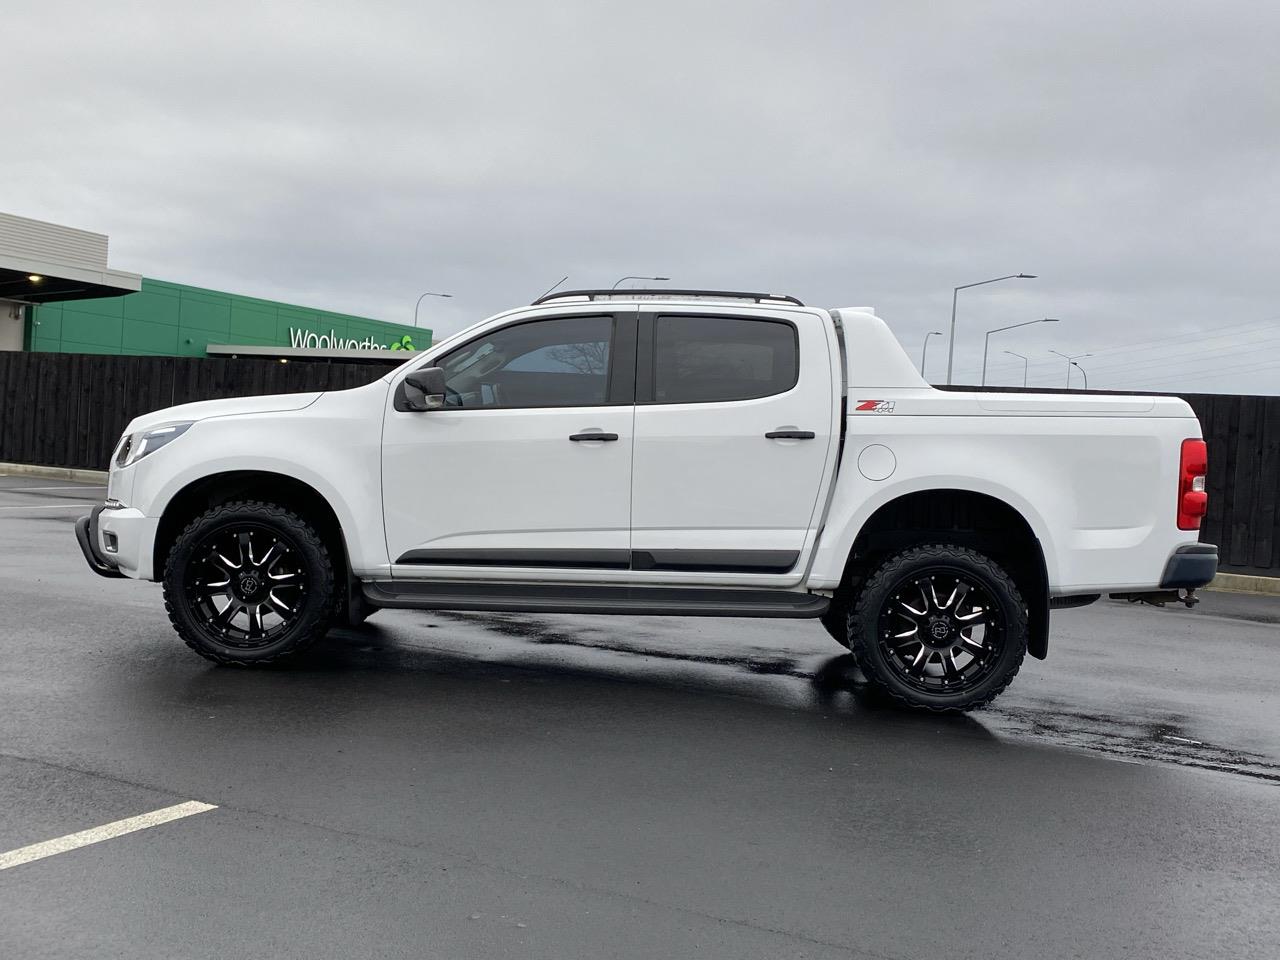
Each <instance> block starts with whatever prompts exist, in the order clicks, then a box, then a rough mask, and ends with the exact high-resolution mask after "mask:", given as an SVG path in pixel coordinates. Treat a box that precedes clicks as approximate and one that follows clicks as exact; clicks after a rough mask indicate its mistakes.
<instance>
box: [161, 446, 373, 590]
mask: <svg viewBox="0 0 1280 960" xmlns="http://www.w3.org/2000/svg"><path fill="white" fill-rule="evenodd" d="M233 500H264V501H267V502H269V503H274V504H276V505H278V506H281V507H286V508H288V509H290V510H292V511H294V512H295V513H297V514H298V515H299V516H300V517H302V518H303V519H305V520H307V521H309V522H310V523H312V524H313V525H314V526H315V528H316V532H317V533H318V534H319V535H320V539H321V540H322V541H323V543H324V545H325V549H327V550H328V551H329V555H330V556H331V557H333V559H334V566H335V573H336V574H337V575H338V577H339V583H342V582H343V581H344V580H349V579H350V576H351V575H350V570H351V563H350V558H349V553H348V550H347V543H346V538H345V536H344V534H343V528H342V524H341V522H340V521H339V520H338V514H337V512H336V511H335V510H334V508H333V506H332V505H331V504H330V503H329V501H328V500H327V499H326V498H325V496H324V495H323V494H321V493H320V491H318V490H316V489H315V487H313V486H311V485H310V484H308V483H306V482H305V481H302V480H299V479H298V478H297V477H290V476H287V475H286V474H282V473H274V472H271V471H267V470H230V471H225V472H221V473H213V474H209V475H207V476H204V477H200V478H199V479H196V480H193V481H191V482H190V483H188V484H187V485H186V486H184V487H182V488H181V489H180V490H178V492H177V493H175V494H174V495H173V496H172V497H170V498H169V501H168V503H167V504H166V505H165V508H164V512H163V513H162V514H161V515H160V520H159V523H158V524H157V527H156V538H155V544H154V547H153V551H154V552H153V562H154V564H155V566H154V567H153V569H154V570H155V571H156V573H157V575H162V572H163V571H164V567H165V561H166V560H167V558H168V556H169V551H170V550H171V549H172V548H173V544H174V543H175V542H176V541H177V539H178V537H179V535H180V534H181V533H182V531H183V530H184V529H185V528H186V526H187V524H188V523H190V522H191V520H192V519H194V518H195V517H197V516H199V515H200V514H202V513H204V512H205V511H206V510H210V509H212V508H213V507H216V506H219V505H220V504H224V503H230V502H232V501H233Z"/></svg>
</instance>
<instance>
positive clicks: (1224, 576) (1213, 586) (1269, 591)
mask: <svg viewBox="0 0 1280 960" xmlns="http://www.w3.org/2000/svg"><path fill="white" fill-rule="evenodd" d="M1205 589H1206V590H1219V591H1221V592H1223V593H1253V594H1259V595H1262V596H1271V597H1280V577H1250V576H1246V575H1244V574H1242V573H1220V574H1218V575H1217V576H1216V577H1214V578H1213V582H1212V583H1210V584H1209V585H1208V586H1207V587H1205Z"/></svg>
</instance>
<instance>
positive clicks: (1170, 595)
mask: <svg viewBox="0 0 1280 960" xmlns="http://www.w3.org/2000/svg"><path fill="white" fill-rule="evenodd" d="M1109 596H1110V597H1111V599H1112V600H1128V601H1129V602H1130V603H1149V604H1151V606H1153V607H1163V606H1164V605H1165V604H1166V603H1181V604H1183V605H1184V606H1186V607H1187V609H1190V608H1191V607H1194V606H1195V605H1196V604H1197V603H1199V602H1200V598H1199V597H1197V596H1196V591H1195V588H1194V587H1183V588H1181V589H1178V590H1153V591H1149V592H1146V593H1112V594H1109Z"/></svg>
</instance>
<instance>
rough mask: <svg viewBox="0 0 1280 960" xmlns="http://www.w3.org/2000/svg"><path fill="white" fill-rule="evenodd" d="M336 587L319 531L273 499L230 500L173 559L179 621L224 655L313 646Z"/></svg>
mask: <svg viewBox="0 0 1280 960" xmlns="http://www.w3.org/2000/svg"><path fill="white" fill-rule="evenodd" d="M335 594H336V591H335V577H334V570H333V564H332V562H331V560H330V557H329V552H328V550H327V549H326V548H325V545H324V542H323V540H322V539H321V538H320V536H319V534H318V533H317V532H316V530H315V529H314V528H313V527H312V526H311V525H310V524H308V523H307V522H306V521H305V520H303V519H302V518H301V517H299V516H298V515H297V514H295V513H293V512H291V511H290V510H287V509H285V508H284V507H281V506H277V505H275V504H270V503H260V502H257V501H239V502H235V503H227V504H223V505H221V506H217V507H214V508H213V509H211V510H209V511H208V512H207V513H205V514H203V515H201V516H199V517H197V518H195V519H194V520H193V521H192V522H191V523H190V524H189V525H188V526H187V528H186V530H184V531H183V532H182V534H181V535H180V536H179V537H178V539H177V541H176V542H175V543H174V545H173V548H172V549H171V550H170V552H169V559H168V562H167V563H166V564H165V575H164V596H165V607H166V608H167V609H168V611H169V619H170V620H171V621H172V623H173V626H174V629H176V630H177V631H178V634H179V635H180V636H181V637H182V639H183V640H184V641H185V642H186V644H187V646H189V647H191V649H193V650H195V651H196V653H198V654H200V655H201V656H202V657H205V658H207V659H209V660H213V661H215V662H217V663H226V664H239V665H250V664H261V663H267V662H270V661H272V660H277V659H279V658H280V657H283V656H285V655H288V654H293V653H297V652H298V651H300V650H302V649H304V648H305V647H307V646H309V645H310V644H311V643H313V642H314V641H315V640H317V639H319V637H321V636H323V635H324V633H325V632H326V631H327V629H328V627H329V625H330V623H331V621H332V618H333V615H334V613H335V609H334V608H335Z"/></svg>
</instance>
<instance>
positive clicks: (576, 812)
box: [0, 476, 1280, 960]
mask: <svg viewBox="0 0 1280 960" xmlns="http://www.w3.org/2000/svg"><path fill="white" fill-rule="evenodd" d="M57 488H66V489H57ZM101 495H102V491H101V490H100V489H92V488H82V487H78V486H77V485H74V484H69V483H58V482H53V481H47V480H41V481H34V480H27V479H19V478H15V477H2V476H0V544H3V545H4V550H3V551H2V552H0V852H3V851H7V850H11V849H13V848H17V847H21V846H24V845H26V844H30V843H34V842H37V841H41V840H47V839H51V838H55V837H59V836H62V835H64V834H68V833H72V832H75V831H79V830H83V829H86V828H89V827H93V826H97V825H100V824H104V823H108V822H110V821H114V820H117V819H120V818H124V817H129V816H133V815H136V814H140V813H144V812H147V811H150V810H154V809H157V808H160V807H165V806H169V805H171V804H175V803H179V802H181V801H184V800H200V801H204V802H207V803H210V804H216V805H217V807H218V809H216V810H213V811H211V812H208V813H203V814H199V815H197V816H193V817H190V818H188V819H184V820H180V821H175V822H173V823H169V824H166V825H164V826H161V827H156V828H153V829H150V830H145V831H142V832H140V833H135V834H131V835H129V836H126V837H121V838H118V839H114V840H110V841H107V842H104V843H99V844H96V845H93V846H89V847H85V848H82V849H79V850H76V851H73V852H70V853H64V854H60V855H57V856H53V857H50V858H48V859H44V860H40V861H37V862H34V863H29V864H25V865H23V866H19V867H15V868H13V869H10V870H5V871H3V872H0V956H3V957H22V958H27V957H90V956H92V957H98V956H123V957H156V958H161V957H163V958H166V960H168V958H175V957H202V958H203V957H211V958H212V957H217V958H236V957H246V958H248V957H306V958H318V957H344V958H345V957H415V958H417V957H449V958H463V957H467V958H469V957H483V958H490V957H494V958H496V957H521V958H526V957H539V958H540V957H547V958H567V957H584V958H604V957H664V958H673V957H687V956H706V957H728V958H747V957H760V958H780V957H880V958H885V957H889V958H935V957H936V958H961V957H973V958H994V957H1011V958H1012V957H1017V958H1026V957H1119V956H1124V957H1161V958H1170V957H1205V956H1231V957H1266V958H1272V957H1274V956H1276V944H1277V943H1280V790H1278V787H1280V694H1277V687H1278V686H1280V602H1278V601H1273V600H1264V599H1258V598H1251V597H1233V596H1228V595H1223V594H1214V595H1209V596H1208V597H1207V600H1206V602H1205V603H1204V604H1203V605H1202V607H1200V608H1198V609H1197V610H1195V611H1185V610H1182V609H1181V608H1179V609H1164V610H1156V609H1149V608H1138V607H1131V606H1128V605H1121V604H1117V603H1111V602H1104V603H1099V604H1095V605H1094V606H1092V607H1089V608H1085V609H1082V610H1075V611H1065V612H1062V613H1058V614H1055V632H1054V638H1053V642H1052V645H1051V651H1050V659H1049V660H1048V661H1047V662H1043V663H1041V662H1039V661H1032V660H1028V661H1027V664H1026V665H1025V666H1024V668H1023V672H1022V674H1021V675H1020V676H1019V678H1018V679H1017V680H1016V681H1015V683H1014V685H1013V687H1012V688H1011V689H1010V690H1009V691H1008V692H1007V693H1006V694H1005V695H1004V697H1002V698H1001V699H1000V700H999V701H998V702H997V705H996V706H995V707H994V708H992V709H989V710H986V711H983V712H980V713H977V714H973V715H971V716H968V717H963V718H938V717H918V716H914V715H905V714H902V713H900V712H898V711H895V710H892V709H887V708H884V707H882V706H879V705H878V704H876V703H875V702H874V701H872V700H870V699H869V698H868V697H867V696H866V695H865V693H864V692H863V690H862V689H861V686H860V683H859V678H858V676H857V674H856V672H855V671H853V670H852V668H851V667H850V665H849V663H848V659H847V657H843V656H840V655H839V649H838V648H837V647H835V645H834V643H833V641H831V640H830V639H829V638H828V637H827V636H826V635H825V633H824V632H823V631H822V629H821V627H820V626H818V625H817V624H816V623H812V622H790V621H743V620H734V621H714V620H664V619H659V618H570V617H537V618H531V617H520V616H505V615H504V616H488V615H432V616H427V615H421V614H413V613H407V612H398V611H383V612H382V613H380V614H378V615H377V616H376V617H375V618H374V619H373V620H372V621H371V622H370V625H369V626H367V627H365V628H362V629H359V630H344V631H339V632H336V633H335V634H334V635H333V636H332V637H331V638H330V639H329V640H328V641H327V642H325V643H324V644H322V645H321V646H320V647H319V648H317V649H316V650H315V651H313V652H312V653H310V654H308V655H307V656H306V657H305V658H303V659H301V660H299V661H295V662H294V663H292V664H290V665H288V666H284V667H280V668H276V669H271V670H266V671H254V672H248V671H237V670H229V669H219V668H216V667H213V666H211V665H208V664H206V663H205V662H204V661H202V660H200V659H199V658H197V657H195V656H194V655H193V654H191V653H189V652H188V651H187V650H186V648H185V647H183V646H182V644H181V643H180V642H179V641H178V640H177V638H176V637H175V636H174V634H173V633H172V632H171V630H170V628H169V625H168V623H167V620H166V618H165V615H164V611H163V608H162V605H161V603H160V592H159V587H158V586H157V585H155V584H139V583H133V582H131V581H107V580H102V579H100V578H97V577H95V576H94V575H93V574H91V573H90V572H89V571H88V569H87V568H86V567H85V566H84V564H83V561H82V560H81V559H80V556H79V553H78V550H77V549H76V547H75V544H74V539H73V536H72V527H71V523H72V521H73V519H74V518H75V517H77V516H79V515H80V513H81V512H83V511H81V510H80V509H78V508H76V507H74V506H71V505H72V504H76V503H89V502H92V501H93V500H95V499H97V498H99V497H100V496H101Z"/></svg>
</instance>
